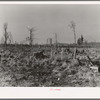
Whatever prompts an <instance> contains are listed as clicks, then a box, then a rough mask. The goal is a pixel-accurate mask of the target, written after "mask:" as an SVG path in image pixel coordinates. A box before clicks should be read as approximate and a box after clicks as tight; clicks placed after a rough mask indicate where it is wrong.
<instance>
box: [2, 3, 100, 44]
mask: <svg viewBox="0 0 100 100" xmlns="http://www.w3.org/2000/svg"><path fill="white" fill-rule="evenodd" d="M71 20H73V21H75V23H76V34H77V38H78V37H80V35H81V34H83V36H84V38H85V39H87V40H88V41H93V42H94V41H97V42H100V5H67V4H66V5H63V4H62V5H52V4H51V5H39V4H37V5H34V4H33V5H28V4H26V5H24V4H23V5H18V4H17V5H4V4H1V5H0V39H1V37H2V35H3V25H4V23H5V22H7V23H8V31H10V32H11V33H12V35H13V38H14V41H18V42H20V41H22V40H24V39H25V38H26V37H28V35H29V33H28V29H27V26H30V27H35V29H36V31H35V32H34V34H35V38H36V39H35V42H36V43H46V39H47V38H48V37H54V33H57V34H58V41H59V42H62V43H73V42H74V40H73V32H72V31H71V29H70V28H69V26H68V24H70V21H71Z"/></svg>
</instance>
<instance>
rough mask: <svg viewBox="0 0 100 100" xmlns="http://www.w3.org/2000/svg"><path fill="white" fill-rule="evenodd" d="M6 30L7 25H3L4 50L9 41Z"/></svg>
mask: <svg viewBox="0 0 100 100" xmlns="http://www.w3.org/2000/svg"><path fill="white" fill-rule="evenodd" d="M7 28H8V24H7V23H5V24H4V45H5V48H7V41H8V39H9V35H8V32H7Z"/></svg>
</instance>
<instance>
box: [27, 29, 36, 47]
mask: <svg viewBox="0 0 100 100" xmlns="http://www.w3.org/2000/svg"><path fill="white" fill-rule="evenodd" d="M28 30H29V34H30V36H29V45H30V46H32V45H33V40H34V38H33V31H35V30H34V28H30V27H28Z"/></svg>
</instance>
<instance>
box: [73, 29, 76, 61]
mask: <svg viewBox="0 0 100 100" xmlns="http://www.w3.org/2000/svg"><path fill="white" fill-rule="evenodd" d="M74 41H75V45H76V33H75V28H74ZM73 59H76V46H75V48H74V55H73Z"/></svg>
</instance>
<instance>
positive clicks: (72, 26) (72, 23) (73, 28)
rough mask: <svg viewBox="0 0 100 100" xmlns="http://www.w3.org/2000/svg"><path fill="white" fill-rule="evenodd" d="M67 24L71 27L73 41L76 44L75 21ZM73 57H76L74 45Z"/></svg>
mask: <svg viewBox="0 0 100 100" xmlns="http://www.w3.org/2000/svg"><path fill="white" fill-rule="evenodd" d="M69 26H70V28H71V29H72V31H73V33H74V43H75V45H76V30H75V28H76V25H75V22H74V21H71V22H70V25H69ZM73 58H74V59H76V47H75V49H74V56H73Z"/></svg>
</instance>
